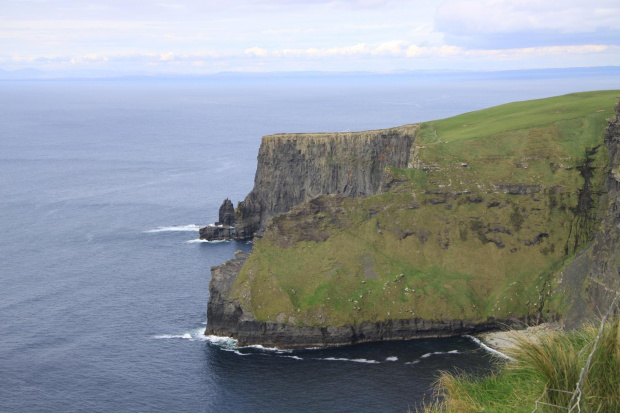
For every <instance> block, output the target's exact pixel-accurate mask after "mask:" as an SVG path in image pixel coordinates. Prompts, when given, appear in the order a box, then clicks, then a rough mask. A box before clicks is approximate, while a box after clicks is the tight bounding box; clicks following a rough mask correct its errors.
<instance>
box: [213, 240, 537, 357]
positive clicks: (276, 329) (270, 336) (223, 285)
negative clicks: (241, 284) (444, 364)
mask: <svg viewBox="0 0 620 413" xmlns="http://www.w3.org/2000/svg"><path fill="white" fill-rule="evenodd" d="M249 255H250V254H249V253H244V252H241V251H237V252H236V253H235V258H234V259H232V260H229V261H227V262H226V263H224V264H222V265H220V266H217V267H212V268H211V281H210V283H209V294H210V297H209V304H208V306H207V318H208V324H207V329H206V331H205V334H207V335H217V336H232V337H234V338H235V339H237V340H238V345H239V346H249V345H255V344H261V345H264V346H275V347H279V348H301V347H317V346H337V345H349V344H357V343H364V342H372V341H384V340H405V339H412V338H424V337H451V336H456V335H462V334H474V333H482V332H485V331H490V330H497V329H499V328H500V327H505V326H514V325H519V326H520V325H524V324H527V323H528V321H529V320H527V319H516V318H515V319H509V320H488V321H486V322H480V321H476V320H433V321H429V320H424V319H418V318H412V319H394V320H387V321H381V322H362V323H360V324H357V325H345V326H328V327H322V326H316V327H315V326H294V325H290V324H287V323H284V322H277V321H276V322H268V321H267V322H266V321H257V320H256V318H255V317H254V316H253V315H252V313H251V311H248V310H247V309H245V308H243V306H242V304H241V302H240V301H239V300H238V299H235V298H233V287H234V283H235V280H236V279H237V275H238V274H239V271H241V268H242V267H243V264H244V263H245V262H246V260H247V258H248V257H249Z"/></svg>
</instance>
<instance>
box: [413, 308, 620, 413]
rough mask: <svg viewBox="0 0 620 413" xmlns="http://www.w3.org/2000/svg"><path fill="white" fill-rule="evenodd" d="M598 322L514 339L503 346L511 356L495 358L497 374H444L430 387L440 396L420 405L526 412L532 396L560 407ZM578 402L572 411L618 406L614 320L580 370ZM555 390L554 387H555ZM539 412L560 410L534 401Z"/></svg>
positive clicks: (619, 341)
mask: <svg viewBox="0 0 620 413" xmlns="http://www.w3.org/2000/svg"><path fill="white" fill-rule="evenodd" d="M598 333H599V326H594V325H588V326H585V327H583V328H581V329H580V330H577V331H573V332H568V333H567V332H554V333H553V334H548V335H544V336H541V337H540V338H539V339H538V340H532V339H529V340H527V339H523V338H522V339H520V340H519V341H518V346H517V347H516V348H513V349H508V351H507V352H508V353H509V354H510V356H511V357H512V358H513V359H514V361H512V362H507V363H505V362H501V363H503V365H502V366H501V367H500V369H499V371H498V373H496V374H493V375H490V376H487V377H483V378H480V377H478V378H475V377H469V376H466V375H452V374H449V373H444V374H443V375H442V376H441V377H440V378H439V380H438V381H437V385H436V391H437V394H438V396H441V397H442V398H443V400H442V401H438V402H436V403H434V404H431V405H428V406H426V407H425V408H424V409H423V411H424V412H425V413H433V412H438V413H439V412H446V413H449V412H458V413H467V412H482V411H484V412H489V413H492V412H498V413H500V412H501V413H520V412H528V413H529V412H531V411H533V410H534V407H536V401H537V400H539V399H540V401H541V402H543V403H548V404H550V405H555V406H561V407H564V408H566V407H567V406H569V405H571V406H572V405H574V404H575V403H576V402H577V400H576V399H575V400H573V404H570V402H571V398H572V393H573V392H574V391H575V389H576V386H577V383H578V381H579V378H580V375H581V370H582V368H583V367H584V366H586V363H587V359H588V357H589V355H590V353H592V351H593V349H594V348H593V346H594V343H595V340H596V338H597V335H598ZM583 377H584V380H583V385H582V387H581V390H582V392H583V393H582V395H581V398H580V403H579V407H580V409H581V410H578V409H575V410H574V411H584V412H600V413H606V412H609V413H612V412H618V411H620V331H619V330H618V319H616V321H615V322H613V323H610V324H607V325H606V327H605V329H604V330H603V332H602V334H601V338H600V341H599V342H598V343H597V346H596V351H595V352H594V353H593V357H592V359H591V361H590V364H589V369H588V370H587V371H586V372H585V374H584V376H583ZM556 390H560V391H556ZM537 411H539V412H558V411H562V409H560V408H557V407H552V406H547V405H544V404H539V406H538V409H537Z"/></svg>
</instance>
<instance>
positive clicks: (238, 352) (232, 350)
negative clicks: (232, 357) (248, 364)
mask: <svg viewBox="0 0 620 413" xmlns="http://www.w3.org/2000/svg"><path fill="white" fill-rule="evenodd" d="M222 350H223V351H230V352H231V353H235V354H236V355H238V356H251V355H252V353H242V352H240V351H239V350H235V349H234V348H222Z"/></svg>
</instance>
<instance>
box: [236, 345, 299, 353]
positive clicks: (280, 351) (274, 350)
mask: <svg viewBox="0 0 620 413" xmlns="http://www.w3.org/2000/svg"><path fill="white" fill-rule="evenodd" d="M241 348H255V349H257V350H260V351H273V352H275V353H290V352H292V351H293V350H289V349H282V348H277V347H263V346H261V345H260V344H253V345H251V346H245V347H241Z"/></svg>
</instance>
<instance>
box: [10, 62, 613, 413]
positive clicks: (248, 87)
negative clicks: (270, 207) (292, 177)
mask: <svg viewBox="0 0 620 413" xmlns="http://www.w3.org/2000/svg"><path fill="white" fill-rule="evenodd" d="M618 79H619V77H618V75H617V73H616V74H611V75H605V76H598V75H592V76H584V75H581V74H580V75H579V76H577V75H575V76H574V77H571V76H564V77H559V78H553V77H552V78H536V77H534V78H527V77H525V78H522V77H519V76H508V75H507V76H506V77H505V78H504V77H502V76H495V77H492V78H491V79H487V78H485V77H484V76H478V77H476V76H471V77H467V76H465V77H464V78H463V77H459V76H455V77H449V76H448V77H445V78H441V77H440V78H430V77H428V78H417V77H415V76H410V77H400V78H394V79H392V78H389V77H386V78H381V79H378V80H377V79H375V80H372V79H371V80H368V79H361V80H358V81H347V80H346V79H344V80H342V79H341V80H342V81H338V80H337V79H333V78H328V79H323V78H320V77H319V78H312V79H310V80H306V81H299V82H296V81H295V80H294V79H285V80H282V81H278V79H275V80H274V79H263V78H257V79H253V78H249V79H244V80H243V81H238V82H237V81H235V80H234V79H232V80H231V79H225V80H222V81H218V80H213V79H212V80H204V79H197V80H174V79H172V80H171V79H168V80H145V79H133V80H132V79H125V80H107V81H95V80H73V81H10V82H9V81H5V82H0V205H1V206H0V411H2V412H73V411H76V412H113V411H122V412H202V411H205V412H220V411H229V412H304V411H312V412H345V411H347V412H377V411H383V412H387V411H394V412H406V411H407V409H409V408H411V409H412V410H413V409H414V408H415V405H416V403H419V402H420V401H421V400H422V399H423V398H424V395H425V394H426V395H430V394H431V393H432V390H431V383H432V382H433V380H434V379H436V377H437V375H438V372H439V370H449V371H455V370H463V371H469V372H477V373H478V374H484V372H488V371H489V369H491V368H492V359H491V356H489V355H488V354H487V353H486V352H485V351H483V350H481V349H480V348H479V347H478V346H477V345H476V344H475V343H474V342H473V341H471V340H470V339H468V338H466V337H459V338H451V339H436V340H418V341H407V342H392V343H378V344H363V345H357V346H350V347H339V348H332V349H307V350H299V351H292V352H287V351H280V350H277V349H263V348H257V347H253V348H237V347H235V343H234V342H233V341H231V340H226V339H222V338H220V339H218V338H214V337H205V336H203V334H202V332H203V331H204V329H205V323H206V304H207V299H208V283H209V279H210V272H209V270H210V267H211V266H214V265H219V264H221V263H222V262H224V261H225V260H227V259H229V258H232V256H233V253H234V251H236V250H249V249H251V244H247V243H237V242H223V243H202V242H199V241H198V240H197V238H198V227H199V226H200V225H205V224H208V223H211V222H213V221H215V220H216V218H217V210H218V207H219V205H220V203H221V202H222V200H223V199H224V198H226V197H229V198H231V199H232V200H233V201H234V202H237V201H239V200H242V199H243V198H244V197H245V195H246V194H247V193H248V192H249V191H250V189H251V188H252V185H253V178H254V172H255V168H256V155H257V152H258V148H259V145H260V138H261V136H263V135H266V134H272V133H279V132H314V131H343V130H346V129H350V130H364V129H376V128H385V127H392V126H397V125H402V124H406V123H412V122H417V121H423V120H431V119H437V118H443V117H446V116H451V115H455V114H458V113H462V112H466V111H471V110H475V109H480V108H483V107H488V106H492V105H496V104H501V103H505V102H509V101H514V100H523V99H530V98H538V97H546V96H552V95H557V94H562V93H568V92H574V91H579V90H589V89H611V88H617V87H618Z"/></svg>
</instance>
